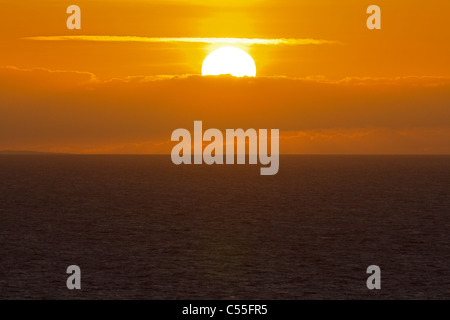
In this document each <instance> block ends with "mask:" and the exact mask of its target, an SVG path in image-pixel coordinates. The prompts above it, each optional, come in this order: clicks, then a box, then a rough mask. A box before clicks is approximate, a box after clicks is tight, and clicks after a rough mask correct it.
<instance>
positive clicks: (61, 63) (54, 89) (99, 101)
mask: <svg viewBox="0 0 450 320" xmlns="http://www.w3.org/2000/svg"><path fill="white" fill-rule="evenodd" d="M71 4H77V5H79V6H80V7H81V10H82V29H81V30H68V29H67V28H66V19H67V17H68V15H67V14H66V13H65V11H66V8H67V7H68V6H69V5H71ZM371 4H377V5H379V6H380V7H381V9H382V30H372V31H371V30H368V29H367V28H366V19H367V17H368V15H367V14H366V13H365V11H366V8H367V7H368V6H369V5H371ZM0 5H1V10H0V28H1V30H2V31H1V35H0V112H1V117H0V150H2V149H18V150H36V151H64V152H80V153H168V152H170V150H171V148H172V147H173V145H174V144H173V143H171V142H170V134H171V132H172V131H173V130H174V129H177V128H187V129H192V126H193V121H194V120H202V121H203V124H204V127H205V128H210V127H217V128H219V129H226V128H239V127H241V128H244V129H247V128H256V129H259V128H268V129H270V128H274V129H275V128H277V129H280V130H281V141H280V149H281V152H284V153H319V154H323V153H325V154H326V153H347V154H348V153H355V154H359V153H374V154H380V153H400V154H404V153H419V154H434V153H440V154H449V153H450V120H449V119H450V109H449V108H450V59H449V57H450V26H449V24H448V18H447V17H448V15H449V13H450V1H447V0H429V1H419V0H410V1H384V0H377V1H370V2H365V1H361V0H342V1H334V0H278V1H269V0H266V1H264V0H250V1H245V0H240V1H233V0H228V1H222V0H220V1H206V0H191V1H189V0H164V1H151V0H129V1H124V0H112V1H105V0H89V1H56V0H53V1H49V0H43V1H20V2H18V1H4V0H0ZM81 35H94V36H99V39H103V40H102V41H83V38H82V37H80V38H78V40H68V41H62V40H57V41H47V40H42V37H55V36H81ZM100 36H103V38H102V37H100ZM105 36H109V37H118V36H122V37H123V38H118V39H126V38H124V36H132V37H141V38H145V39H148V38H151V39H155V38H163V37H164V38H171V39H172V40H170V39H168V40H166V41H159V42H155V41H154V40H152V42H148V41H141V42H129V41H115V42H111V41H109V40H108V39H110V38H105ZM30 37H41V38H40V39H41V40H36V38H34V39H35V40H30V39H29V38H30ZM211 37H214V38H217V37H226V38H252V39H253V38H257V39H286V38H288V39H295V41H293V42H292V43H289V44H253V45H248V44H247V45H246V44H239V45H236V46H238V47H241V48H242V49H244V50H246V51H247V52H248V53H250V54H251V55H252V57H253V58H254V60H255V62H256V67H257V77H256V78H252V79H239V78H229V77H220V78H219V79H214V78H208V77H206V78H205V77H201V76H200V72H201V66H202V62H203V59H204V58H205V57H206V56H207V55H208V53H209V52H211V51H212V50H213V49H214V48H217V47H219V46H220V44H208V43H202V42H190V43H186V42H180V41H175V39H179V38H211ZM25 38H28V39H25ZM47 39H49V38H47Z"/></svg>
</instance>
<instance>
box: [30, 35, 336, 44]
mask: <svg viewBox="0 0 450 320" xmlns="http://www.w3.org/2000/svg"><path fill="white" fill-rule="evenodd" d="M23 39H25V40H34V41H91V42H146V43H204V44H243V45H288V46H289V45H290V46H298V45H320V44H336V43H339V42H338V41H330V40H320V39H292V38H290V39H284V38H281V39H247V38H155V37H136V36H87V35H78V36H36V37H25V38H23Z"/></svg>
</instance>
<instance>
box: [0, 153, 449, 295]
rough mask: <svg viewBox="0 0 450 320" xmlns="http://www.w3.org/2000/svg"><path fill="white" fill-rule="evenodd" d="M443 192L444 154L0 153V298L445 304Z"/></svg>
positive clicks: (446, 177)
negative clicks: (253, 158) (272, 165)
mask: <svg viewBox="0 0 450 320" xmlns="http://www.w3.org/2000/svg"><path fill="white" fill-rule="evenodd" d="M449 191H450V156H308V155H303V156H302V155H298V156H297V155H292V156H289V155H285V156H281V158H280V170H279V172H278V174H277V175H274V176H261V175H260V166H259V165H213V166H207V165H180V166H176V165H174V164H173V163H172V161H171V160H170V156H148V155H2V156H0V299H135V300H166V299H170V300H174V299H175V300H177V299H189V300H215V299H226V300H234V299H236V300H238V299H245V300H299V299H305V300H310V299H338V300H342V299H352V300H353V299H449V298H450V273H449V271H450V250H449V243H450V237H449V234H450V194H449ZM71 265H76V266H79V268H80V270H81V290H69V289H68V288H67V286H66V281H67V279H68V277H69V276H70V275H71V274H68V273H67V268H68V267H69V266H71ZM372 265H376V266H378V267H379V268H380V283H381V289H380V290H377V289H374V290H369V289H368V287H367V279H368V277H370V276H371V274H368V273H367V268H368V267H369V266H372Z"/></svg>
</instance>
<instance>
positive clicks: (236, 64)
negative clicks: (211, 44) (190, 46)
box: [202, 47, 256, 77]
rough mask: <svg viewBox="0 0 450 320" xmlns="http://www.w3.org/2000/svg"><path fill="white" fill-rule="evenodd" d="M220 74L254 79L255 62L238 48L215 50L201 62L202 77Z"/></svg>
mask: <svg viewBox="0 0 450 320" xmlns="http://www.w3.org/2000/svg"><path fill="white" fill-rule="evenodd" d="M220 74H231V75H232V76H235V77H244V76H248V77H255V76H256V65H255V61H254V60H253V58H252V57H251V56H250V55H249V54H248V53H247V52H245V51H244V50H241V49H238V48H234V47H224V48H220V49H217V50H215V51H213V52H212V53H211V54H210V55H209V56H207V57H206V59H205V60H204V61H203V67H202V75H204V76H218V75H220Z"/></svg>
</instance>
